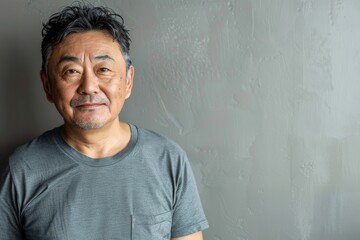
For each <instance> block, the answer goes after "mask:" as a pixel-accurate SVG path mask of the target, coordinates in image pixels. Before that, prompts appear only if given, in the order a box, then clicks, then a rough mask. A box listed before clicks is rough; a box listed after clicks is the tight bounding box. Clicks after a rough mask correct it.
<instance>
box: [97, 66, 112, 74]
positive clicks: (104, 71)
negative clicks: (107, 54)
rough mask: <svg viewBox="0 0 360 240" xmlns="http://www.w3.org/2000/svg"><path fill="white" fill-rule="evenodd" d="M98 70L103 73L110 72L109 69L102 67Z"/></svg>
mask: <svg viewBox="0 0 360 240" xmlns="http://www.w3.org/2000/svg"><path fill="white" fill-rule="evenodd" d="M99 72H103V73H106V72H110V69H108V68H105V67H102V68H99Z"/></svg>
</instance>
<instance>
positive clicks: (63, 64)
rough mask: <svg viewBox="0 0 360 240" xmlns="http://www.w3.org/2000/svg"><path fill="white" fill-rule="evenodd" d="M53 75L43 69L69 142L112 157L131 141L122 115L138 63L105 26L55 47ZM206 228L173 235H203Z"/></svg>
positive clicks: (196, 239)
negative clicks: (126, 56)
mask: <svg viewBox="0 0 360 240" xmlns="http://www.w3.org/2000/svg"><path fill="white" fill-rule="evenodd" d="M48 72H49V74H48V76H47V75H46V74H45V72H44V71H41V72H40V77H41V81H42V84H43V88H44V91H45V93H46V97H47V99H48V101H49V102H51V103H54V105H55V106H56V108H57V110H58V111H59V113H60V114H61V116H62V117H63V120H64V125H63V126H62V135H63V137H64V139H65V141H66V142H67V143H68V144H69V145H70V146H72V147H73V148H75V149H77V150H78V151H79V152H81V153H83V154H84V155H86V156H88V157H91V158H104V157H109V156H113V155H115V154H116V153H118V152H120V151H121V150H122V149H124V148H125V147H126V145H127V144H128V143H129V141H130V137H131V133H130V127H129V125H128V124H127V123H124V122H122V121H120V120H119V118H118V116H119V114H120V112H121V110H122V108H123V105H124V102H125V100H126V99H127V98H129V97H130V95H131V89H132V86H133V79H134V68H133V67H132V66H130V68H129V69H128V71H126V63H125V60H124V57H123V55H122V53H121V49H120V46H119V44H118V43H117V42H116V41H114V40H113V38H112V37H111V36H110V35H109V34H108V33H106V32H103V31H89V32H83V33H72V34H70V35H68V36H67V37H66V38H65V39H64V40H63V41H62V42H61V43H59V44H58V45H56V46H54V47H53V51H52V54H51V56H50V58H49V64H48ZM202 239H203V237H202V232H197V233H194V234H190V235H188V236H184V237H180V238H172V240H202Z"/></svg>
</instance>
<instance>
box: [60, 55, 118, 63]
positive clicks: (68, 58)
mask: <svg viewBox="0 0 360 240" xmlns="http://www.w3.org/2000/svg"><path fill="white" fill-rule="evenodd" d="M94 59H95V60H111V61H114V62H115V60H114V58H112V57H110V56H109V55H99V56H95V57H94ZM62 62H80V58H78V57H74V56H68V55H65V56H62V57H61V58H60V60H59V63H62Z"/></svg>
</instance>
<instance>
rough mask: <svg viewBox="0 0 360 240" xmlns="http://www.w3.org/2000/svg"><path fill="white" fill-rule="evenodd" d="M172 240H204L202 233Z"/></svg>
mask: <svg viewBox="0 0 360 240" xmlns="http://www.w3.org/2000/svg"><path fill="white" fill-rule="evenodd" d="M171 240H203V235H202V231H200V232H197V233H193V234H190V235H187V236H184V237H179V238H172V239H171Z"/></svg>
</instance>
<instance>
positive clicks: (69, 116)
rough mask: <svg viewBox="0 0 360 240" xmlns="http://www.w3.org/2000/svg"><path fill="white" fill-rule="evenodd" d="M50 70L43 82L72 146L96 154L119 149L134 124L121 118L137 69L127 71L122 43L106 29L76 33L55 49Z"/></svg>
mask: <svg viewBox="0 0 360 240" xmlns="http://www.w3.org/2000/svg"><path fill="white" fill-rule="evenodd" d="M48 72H49V75H48V76H46V74H45V73H44V72H43V71H41V73H40V76H41V80H42V84H43V87H44V90H45V93H46V97H47V99H48V101H50V102H52V103H54V104H55V106H56V108H57V110H58V111H59V113H60V114H61V116H62V117H63V120H64V125H63V127H62V134H63V137H64V139H65V140H66V141H67V142H68V144H69V145H71V146H72V147H74V148H75V149H77V150H78V151H80V152H82V153H83V154H85V155H87V156H89V157H92V158H103V157H108V156H113V155H115V154H116V153H118V152H119V151H121V150H122V149H123V148H124V147H125V146H126V145H127V143H128V142H129V140H130V128H129V126H128V124H126V123H124V122H121V121H119V119H118V116H119V114H120V112H121V109H122V107H123V105H124V102H125V100H126V99H127V98H129V97H130V94H131V89H132V85H133V78H134V68H133V67H132V66H131V67H130V68H129V69H128V72H126V64H125V60H124V57H123V55H122V53H121V50H120V46H119V44H118V43H117V42H116V41H114V40H113V38H112V37H111V36H110V35H109V34H107V33H106V32H101V31H89V32H84V33H72V34H70V35H68V36H67V37H66V38H65V39H64V40H63V41H62V42H61V43H59V44H58V45H56V46H55V47H54V48H53V52H52V54H51V56H50V58H49V64H48ZM119 136H120V137H119Z"/></svg>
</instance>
